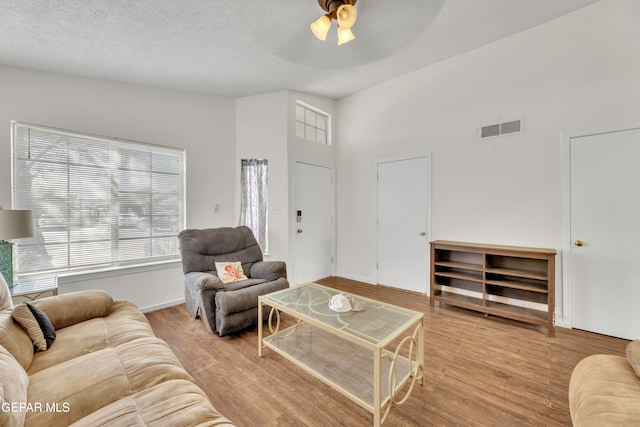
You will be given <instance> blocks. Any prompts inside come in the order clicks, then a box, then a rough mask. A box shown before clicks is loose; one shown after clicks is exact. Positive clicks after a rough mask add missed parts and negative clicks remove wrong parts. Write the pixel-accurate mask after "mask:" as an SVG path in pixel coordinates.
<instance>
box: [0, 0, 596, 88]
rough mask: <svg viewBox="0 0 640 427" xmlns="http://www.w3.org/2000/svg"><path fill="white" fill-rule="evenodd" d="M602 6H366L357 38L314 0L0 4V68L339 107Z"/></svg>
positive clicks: (446, 0) (554, 2)
mask: <svg viewBox="0 0 640 427" xmlns="http://www.w3.org/2000/svg"><path fill="white" fill-rule="evenodd" d="M596 1H597V0H481V1H480V0H396V1H383V0H359V1H358V3H357V5H356V9H357V11H358V20H357V22H356V24H355V26H354V27H353V32H354V34H355V35H356V37H357V38H356V40H354V41H352V42H350V43H347V44H345V45H342V46H340V47H338V46H337V45H336V37H335V25H336V24H335V22H334V23H333V25H332V28H331V30H330V33H329V37H328V38H327V41H325V42H321V41H319V40H317V39H316V38H315V37H314V36H313V34H312V33H311V31H310V30H309V24H310V23H311V22H313V21H315V20H316V19H317V18H318V17H320V16H321V15H322V14H323V11H322V9H321V8H320V7H319V6H318V3H317V1H316V0H270V1H267V0H234V1H232V0H188V1H187V0H135V1H132V0H55V1H52V0H0V65H6V66H12V67H20V68H29V69H35V70H42V71H50V72H57V73H63V74H69V75H74V76H81V77H89V78H96V79H103V80H112V81H118V82H128V83H135V84H143V85H149V86H156V87H164V88H172V89H179V90H187V91H192V92H202V93H209V94H216V95H221V96H231V97H239V96H245V95H252V94H257V93H265V92H271V91H275V90H282V89H291V90H297V91H301V92H307V93H312V94H317V95H321V96H326V97H329V98H340V97H343V96H346V95H348V94H351V93H353V92H356V91H358V90H361V89H364V88H366V87H369V86H372V85H375V84H377V83H380V82H382V81H384V80H388V79H391V78H394V77H397V76H399V75H402V74H405V73H408V72H411V71H413V70H416V69H418V68H422V67H425V66H427V65H430V64H433V63H435V62H438V61H441V60H443V59H446V58H450V57H452V56H455V55H458V54H460V53H462V52H466V51H468V50H471V49H474V48H476V47H479V46H482V45H484V44H486V43H490V42H492V41H495V40H498V39H500V38H503V37H507V36H509V35H511V34H514V33H517V32H519V31H522V30H524V29H527V28H530V27H533V26H535V25H539V24H541V23H544V22H546V21H549V20H551V19H554V18H556V17H558V16H561V15H564V14H566V13H569V12H572V11H574V10H576V9H579V8H582V7H584V6H586V5H589V4H591V3H595V2H596Z"/></svg>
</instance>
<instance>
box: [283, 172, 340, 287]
mask: <svg viewBox="0 0 640 427" xmlns="http://www.w3.org/2000/svg"><path fill="white" fill-rule="evenodd" d="M294 179H295V181H294V191H295V209H296V212H294V214H295V217H294V223H295V231H294V233H295V257H294V271H295V273H294V276H295V277H294V278H293V281H294V284H300V283H307V282H312V281H314V280H318V279H322V278H324V277H328V276H332V275H333V274H334V252H335V237H334V236H335V232H334V225H333V223H334V221H333V215H334V196H333V170H332V169H331V168H328V167H323V166H317V165H312V164H308V163H302V162H296V165H295V178H294Z"/></svg>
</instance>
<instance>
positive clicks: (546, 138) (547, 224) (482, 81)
mask: <svg viewBox="0 0 640 427" xmlns="http://www.w3.org/2000/svg"><path fill="white" fill-rule="evenodd" d="M638 17H640V2H637V1H634V0H604V1H601V2H598V3H596V4H594V5H592V6H589V7H587V8H585V9H581V10H579V11H577V12H575V13H572V14H570V15H566V16H564V17H561V18H559V19H556V20H554V21H552V22H549V23H547V24H544V25H541V26H539V27H535V28H532V29H530V30H528V31H525V32H523V33H520V34H516V35H514V36H512V37H509V38H507V39H504V40H501V41H498V42H495V43H492V44H489V45H486V46H484V47H482V48H479V49H476V50H474V51H471V52H468V53H465V54H463V55H460V56H458V57H455V58H453V59H450V60H447V61H444V62H441V63H439V64H436V65H433V66H430V67H427V68H424V69H421V70H419V71H417V72H414V73H411V74H408V75H405V76H403V77H400V78H397V79H394V80H391V81H388V82H385V83H383V84H381V85H378V86H376V87H373V88H370V89H368V90H364V91H361V92H359V93H357V94H354V95H352V96H349V97H346V98H343V99H341V100H340V101H339V102H338V118H339V120H340V121H339V126H338V132H337V138H338V141H339V143H338V144H337V147H338V169H339V172H340V173H339V180H338V236H339V241H338V272H339V274H340V275H343V276H347V277H354V278H360V279H361V280H364V281H367V282H371V283H376V256H377V255H376V253H377V248H376V244H377V242H376V233H377V231H376V200H375V197H376V182H375V167H376V162H377V161H379V160H382V159H388V158H402V157H414V156H418V155H425V154H428V153H433V158H432V160H433V163H432V166H433V168H432V183H433V187H432V190H433V194H432V206H433V212H432V213H433V216H432V227H433V228H432V230H433V235H432V236H431V238H432V239H447V240H460V241H470V242H483V243H495V244H509V245H523V246H537V247H550V248H556V249H558V254H559V255H558V257H557V266H558V272H557V279H558V282H557V283H558V287H557V296H558V303H557V306H558V307H561V306H562V301H561V295H562V283H561V281H560V279H561V271H560V270H561V254H560V248H561V247H562V242H561V214H562V212H561V161H560V160H561V158H560V153H561V150H560V140H561V134H562V133H563V132H571V131H578V130H592V129H594V128H595V129H611V128H618V127H624V126H626V125H629V124H635V125H636V126H637V125H640V116H639V115H638V111H640V25H638ZM520 117H523V118H524V133H523V134H520V135H515V136H509V137H502V138H496V139H492V140H484V141H480V140H478V138H477V129H478V128H479V127H480V126H484V125H488V124H493V123H497V122H499V121H501V120H510V119H514V118H520ZM594 167H596V165H594ZM612 191H615V189H612ZM407 200H408V204H410V200H411V198H410V195H407ZM425 262H427V260H425ZM403 268H411V266H403Z"/></svg>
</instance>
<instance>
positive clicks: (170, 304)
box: [140, 298, 184, 313]
mask: <svg viewBox="0 0 640 427" xmlns="http://www.w3.org/2000/svg"><path fill="white" fill-rule="evenodd" d="M179 304H184V298H182V299H177V300H174V301H169V302H165V303H162V304H158V305H152V306H149V307H144V308H141V309H140V311H142V312H143V313H148V312H150V311H156V310H160V309H162V308H167V307H173V306H174V305H179Z"/></svg>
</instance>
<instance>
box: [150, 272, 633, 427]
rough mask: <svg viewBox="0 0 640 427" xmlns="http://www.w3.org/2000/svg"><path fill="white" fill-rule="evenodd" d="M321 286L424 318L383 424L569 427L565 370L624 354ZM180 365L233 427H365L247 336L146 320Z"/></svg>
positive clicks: (397, 294) (619, 343) (355, 285)
mask: <svg viewBox="0 0 640 427" xmlns="http://www.w3.org/2000/svg"><path fill="white" fill-rule="evenodd" d="M319 283H322V284H324V285H326V286H331V287H335V288H338V289H341V290H344V291H347V292H351V293H354V294H358V295H362V296H365V297H368V298H373V299H377V300H380V301H384V302H387V303H391V304H396V305H400V306H403V307H407V308H410V309H413V310H418V311H422V312H424V313H425V383H424V385H423V386H420V385H416V387H415V388H414V390H413V393H412V394H411V396H410V397H409V398H408V400H407V401H406V402H405V403H404V405H401V406H396V407H394V408H392V409H391V412H390V414H389V416H388V418H387V420H386V421H385V423H384V424H383V425H385V426H570V425H571V418H570V415H569V402H568V397H567V393H568V388H569V378H570V375H571V371H572V370H573V367H574V366H575V365H576V363H578V362H579V361H580V360H581V359H582V358H584V357H586V356H588V355H590V354H597V353H606V354H617V355H624V354H625V348H626V345H627V343H628V341H626V340H622V339H618V338H612V337H607V336H602V335H598V334H593V333H589V332H584V331H578V330H570V329H565V328H556V336H555V338H548V337H547V334H546V328H542V327H537V326H532V325H526V324H522V323H519V322H514V321H509V320H506V319H500V318H496V317H485V316H484V315H483V314H481V313H476V312H472V311H467V310H463V309H458V308H455V307H449V306H446V307H441V306H438V305H436V307H435V308H434V309H430V308H429V299H428V297H426V296H424V295H420V294H415V293H411V292H406V291H401V290H397V289H392V288H387V287H383V286H372V285H368V284H364V283H360V282H355V281H351V280H347V279H341V278H335V277H332V278H327V279H323V280H321V281H319ZM147 318H148V319H149V322H150V323H151V326H152V327H153V329H154V331H155V332H156V334H157V335H158V336H159V337H160V338H163V339H164V340H166V341H167V342H168V343H169V345H170V346H171V348H172V349H173V351H174V352H175V353H176V355H177V356H178V358H179V359H180V361H181V362H182V364H183V365H184V367H185V368H186V369H187V371H189V373H190V374H191V375H192V376H193V377H194V378H195V379H196V382H197V383H198V385H199V386H200V387H202V389H203V390H204V391H205V393H206V394H207V395H208V396H209V398H210V399H211V401H212V403H213V405H214V406H215V407H216V409H218V410H219V411H220V412H221V413H222V414H224V415H225V416H226V417H228V418H229V419H231V420H232V421H233V422H234V423H236V424H237V425H238V426H338V425H341V426H368V425H372V420H373V417H372V415H371V413H369V412H368V411H366V410H365V409H363V408H362V407H360V406H358V405H357V404H355V403H353V402H351V401H350V400H349V399H347V398H345V397H343V396H342V395H341V394H340V393H338V392H337V391H335V390H333V389H332V388H330V387H328V386H326V385H325V384H323V383H322V382H320V381H319V380H316V379H315V378H313V377H311V376H309V375H308V374H306V373H305V372H304V371H303V370H301V369H300V368H298V367H297V366H295V365H293V364H292V363H290V362H288V361H287V360H285V359H283V358H282V357H281V356H279V355H277V354H275V353H274V352H273V351H269V350H268V349H267V350H265V352H264V357H263V358H259V357H258V343H257V341H258V334H257V329H255V328H254V329H252V330H247V331H244V332H241V333H239V334H237V335H234V336H231V337H223V338H220V337H218V336H217V335H212V334H210V333H208V332H206V331H205V330H204V328H203V327H202V326H201V324H200V323H199V321H196V320H194V319H192V318H191V316H190V315H189V314H188V313H187V312H186V310H185V308H184V306H183V305H178V306H174V307H169V308H166V309H162V310H158V311H154V312H150V313H147Z"/></svg>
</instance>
